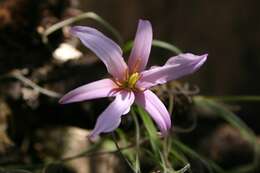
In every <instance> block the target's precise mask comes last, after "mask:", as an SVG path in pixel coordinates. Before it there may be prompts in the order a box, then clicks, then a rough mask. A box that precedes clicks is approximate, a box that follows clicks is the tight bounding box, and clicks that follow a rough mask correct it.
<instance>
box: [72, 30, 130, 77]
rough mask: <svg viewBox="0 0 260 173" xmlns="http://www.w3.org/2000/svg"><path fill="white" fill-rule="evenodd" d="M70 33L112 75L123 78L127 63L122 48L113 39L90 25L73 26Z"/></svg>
mask: <svg viewBox="0 0 260 173" xmlns="http://www.w3.org/2000/svg"><path fill="white" fill-rule="evenodd" d="M71 33H72V34H73V35H74V36H76V37H78V38H79V39H80V40H81V41H82V43H83V44H84V45H85V46H86V47H87V48H89V49H90V50H92V51H93V52H94V53H95V54H96V55H97V56H98V57H99V58H100V59H101V61H103V63H104V64H105V65H106V68H107V70H108V72H109V73H110V74H111V75H112V76H113V77H115V78H116V79H119V80H120V79H123V78H124V76H125V72H126V71H127V65H126V63H125V61H124V59H123V57H122V50H121V49H120V47H119V46H118V45H117V44H116V43H115V42H114V41H112V40H111V39H109V38H108V37H106V36H105V35H104V34H102V33H101V32H99V31H98V30H96V29H94V28H90V27H84V26H75V27H73V28H72V29H71Z"/></svg>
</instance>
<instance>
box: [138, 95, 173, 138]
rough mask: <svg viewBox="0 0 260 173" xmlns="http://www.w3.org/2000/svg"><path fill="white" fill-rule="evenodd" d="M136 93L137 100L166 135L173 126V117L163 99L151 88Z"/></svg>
mask: <svg viewBox="0 0 260 173" xmlns="http://www.w3.org/2000/svg"><path fill="white" fill-rule="evenodd" d="M135 94H136V100H135V102H136V103H137V104H138V105H140V106H142V107H143V108H144V109H145V110H146V111H147V112H148V113H149V114H150V116H151V117H152V119H153V120H154V121H155V122H156V124H157V126H158V127H159V129H160V131H161V132H162V134H163V135H166V134H167V133H168V130H169V129H170V128H171V118H170V115H169V112H168V111H167V109H166V108H165V106H164V104H163V103H162V101H161V100H160V99H159V98H158V97H157V96H156V95H155V94H154V93H153V92H152V91H150V90H146V91H144V92H140V93H135Z"/></svg>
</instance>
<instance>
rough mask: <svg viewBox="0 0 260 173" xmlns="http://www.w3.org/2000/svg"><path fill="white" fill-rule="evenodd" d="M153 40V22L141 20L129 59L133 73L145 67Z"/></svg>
mask: <svg viewBox="0 0 260 173" xmlns="http://www.w3.org/2000/svg"><path fill="white" fill-rule="evenodd" d="M152 40H153V31H152V25H151V23H150V22H149V21H147V20H139V24H138V28H137V32H136V36H135V40H134V45H133V48H132V51H131V54H130V57H129V60H128V66H129V68H130V72H131V73H133V72H140V71H142V70H144V69H145V67H146V64H147V62H148V59H149V55H150V51H151V46H152Z"/></svg>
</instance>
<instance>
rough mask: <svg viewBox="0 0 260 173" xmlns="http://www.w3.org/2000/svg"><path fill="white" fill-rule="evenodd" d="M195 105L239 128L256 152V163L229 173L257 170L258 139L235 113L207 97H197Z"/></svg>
mask: <svg viewBox="0 0 260 173" xmlns="http://www.w3.org/2000/svg"><path fill="white" fill-rule="evenodd" d="M194 103H195V105H196V106H197V107H201V108H205V109H209V110H211V111H212V112H214V113H215V114H216V115H218V116H219V117H221V118H223V119H224V120H225V121H227V122H228V123H230V124H231V125H232V126H233V127H235V128H237V129H238V130H239V132H240V134H241V135H242V137H244V138H245V139H246V140H248V141H249V142H250V143H251V144H252V146H253V147H254V150H255V155H254V158H253V159H254V161H253V163H252V164H248V165H242V166H239V167H238V168H234V169H233V170H229V171H228V172H229V173H245V172H251V171H253V170H255V168H256V167H257V165H258V162H259V158H258V157H259V156H258V155H259V145H258V144H257V142H256V137H255V134H254V132H253V131H252V130H251V129H250V128H249V127H248V126H247V125H246V124H245V123H244V122H243V121H242V120H241V119H240V118H239V117H237V116H236V115H235V114H234V113H233V112H231V111H229V110H228V109H227V108H225V107H224V106H223V105H222V104H220V103H218V102H216V101H214V100H212V99H208V98H205V97H201V96H196V97H194Z"/></svg>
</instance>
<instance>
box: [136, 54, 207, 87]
mask: <svg viewBox="0 0 260 173" xmlns="http://www.w3.org/2000/svg"><path fill="white" fill-rule="evenodd" d="M207 56H208V54H205V55H201V56H197V55H193V54H191V53H186V54H180V55H178V56H175V57H172V58H170V59H169V60H168V61H167V62H166V63H165V65H164V66H159V67H154V68H151V69H149V70H146V71H143V72H142V73H141V78H140V80H139V81H138V82H137V86H138V87H140V88H150V87H152V86H155V85H158V84H163V83H166V82H167V81H171V80H175V79H178V78H180V77H182V76H185V75H188V74H190V73H193V72H195V71H196V70H198V69H199V68H200V67H201V66H202V65H203V64H204V62H205V61H206V59H207Z"/></svg>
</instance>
